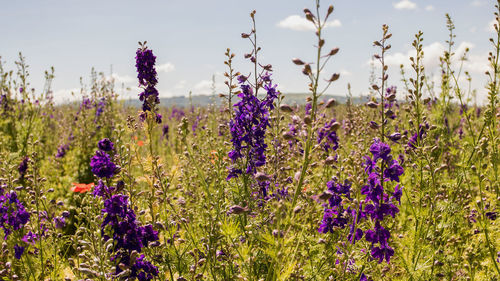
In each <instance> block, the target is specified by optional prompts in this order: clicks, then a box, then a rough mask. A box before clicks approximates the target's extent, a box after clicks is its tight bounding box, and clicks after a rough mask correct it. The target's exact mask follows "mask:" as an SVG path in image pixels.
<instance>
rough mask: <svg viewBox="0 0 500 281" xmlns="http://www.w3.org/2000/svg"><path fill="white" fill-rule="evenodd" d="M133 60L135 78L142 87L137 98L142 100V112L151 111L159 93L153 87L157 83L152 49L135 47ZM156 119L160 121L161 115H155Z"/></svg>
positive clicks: (158, 101)
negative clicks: (134, 62)
mask: <svg viewBox="0 0 500 281" xmlns="http://www.w3.org/2000/svg"><path fill="white" fill-rule="evenodd" d="M135 60H136V64H135V66H136V68H137V79H139V85H140V86H142V87H143V92H141V93H140V94H139V100H140V101H142V102H143V104H142V110H143V111H144V112H146V111H151V110H152V109H153V108H154V107H155V106H156V105H157V104H159V103H160V98H159V93H158V90H156V88H155V86H156V84H157V83H158V80H157V79H156V76H157V73H156V69H155V62H156V57H155V56H154V55H153V51H151V50H148V48H147V47H144V48H139V49H137V52H136V57H135ZM156 121H157V123H161V115H160V116H159V117H158V116H156ZM158 121H159V122H158Z"/></svg>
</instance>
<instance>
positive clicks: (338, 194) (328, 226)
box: [318, 178, 351, 233]
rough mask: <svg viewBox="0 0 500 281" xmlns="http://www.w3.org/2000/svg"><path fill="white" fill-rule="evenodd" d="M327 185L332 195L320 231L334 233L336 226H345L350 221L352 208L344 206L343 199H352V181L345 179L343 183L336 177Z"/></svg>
mask: <svg viewBox="0 0 500 281" xmlns="http://www.w3.org/2000/svg"><path fill="white" fill-rule="evenodd" d="M326 186H327V187H328V192H329V193H330V195H331V197H330V198H329V199H328V203H327V204H326V206H325V210H324V214H323V219H322V221H321V224H320V227H319V229H318V231H319V232H321V233H328V232H331V233H333V232H334V230H335V228H336V227H338V228H344V227H345V226H346V225H347V223H348V222H349V213H350V208H349V207H348V208H347V209H346V208H344V206H343V205H342V199H343V198H347V199H350V193H351V183H350V182H349V181H347V180H345V181H344V183H343V184H341V183H338V182H337V179H335V178H334V179H332V180H331V181H329V182H327V183H326Z"/></svg>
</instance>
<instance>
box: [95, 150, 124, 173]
mask: <svg viewBox="0 0 500 281" xmlns="http://www.w3.org/2000/svg"><path fill="white" fill-rule="evenodd" d="M90 167H92V173H94V174H95V175H96V176H98V177H100V178H111V177H113V176H114V175H115V173H116V172H117V171H118V167H117V166H116V165H115V164H114V163H113V162H112V161H111V158H110V157H109V155H108V154H107V153H106V152H104V151H102V150H98V151H96V153H95V155H94V156H93V157H92V158H91V159H90Z"/></svg>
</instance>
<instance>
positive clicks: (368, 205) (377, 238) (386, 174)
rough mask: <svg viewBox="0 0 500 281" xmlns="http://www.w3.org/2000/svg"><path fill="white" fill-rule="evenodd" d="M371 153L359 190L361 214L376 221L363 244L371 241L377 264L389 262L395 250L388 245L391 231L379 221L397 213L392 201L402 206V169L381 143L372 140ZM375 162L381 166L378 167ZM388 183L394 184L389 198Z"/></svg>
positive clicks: (372, 252)
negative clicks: (366, 178)
mask: <svg viewBox="0 0 500 281" xmlns="http://www.w3.org/2000/svg"><path fill="white" fill-rule="evenodd" d="M370 152H371V154H372V156H373V159H372V158H371V157H369V156H365V160H366V162H365V164H364V165H365V172H366V173H367V175H368V180H367V183H366V184H365V185H364V186H363V187H362V188H361V194H363V195H365V196H366V199H365V207H364V209H363V210H362V214H360V215H362V216H363V217H366V218H371V219H372V220H373V221H375V228H374V229H369V230H367V231H365V239H366V241H368V242H371V255H372V257H373V258H374V259H377V260H378V261H379V263H380V262H382V261H383V260H386V261H387V262H388V263H389V262H390V259H391V257H392V256H393V255H394V250H393V249H392V248H391V247H390V246H389V244H388V240H389V238H390V232H389V230H387V229H385V228H384V227H383V226H382V225H381V222H382V221H383V220H384V218H385V217H386V216H389V215H390V216H392V217H393V218H394V217H395V216H396V214H397V213H398V212H399V208H398V207H397V206H396V205H395V204H394V201H397V202H398V203H399V204H401V195H402V186H401V185H400V184H399V181H400V176H401V175H402V174H403V172H404V169H403V167H401V166H400V164H399V162H398V161H397V160H394V159H393V158H392V155H391V148H390V147H389V146H388V145H387V144H385V143H383V142H381V141H380V140H378V139H375V140H374V142H373V144H372V145H371V146H370ZM378 160H381V161H378ZM378 163H380V166H378V165H377V164H378ZM382 171H383V172H382ZM390 182H395V183H397V184H396V186H395V188H394V192H392V196H389V194H388V193H386V192H385V190H384V184H385V185H388V184H389V183H390Z"/></svg>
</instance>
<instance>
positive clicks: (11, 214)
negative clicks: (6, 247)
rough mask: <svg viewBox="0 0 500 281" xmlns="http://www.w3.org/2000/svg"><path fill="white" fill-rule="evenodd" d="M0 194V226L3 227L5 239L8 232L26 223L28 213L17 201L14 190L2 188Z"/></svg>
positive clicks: (28, 217) (28, 216)
mask: <svg viewBox="0 0 500 281" xmlns="http://www.w3.org/2000/svg"><path fill="white" fill-rule="evenodd" d="M3 193H5V194H3ZM0 194H1V195H0V228H2V229H3V232H4V239H7V236H9V234H11V233H12V232H13V231H16V230H19V229H21V228H23V227H24V225H25V224H26V223H28V221H29V219H30V213H28V211H27V210H26V209H25V207H24V205H23V203H22V202H21V201H19V199H18V197H17V193H16V192H15V191H10V192H9V191H4V190H2V192H0Z"/></svg>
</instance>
